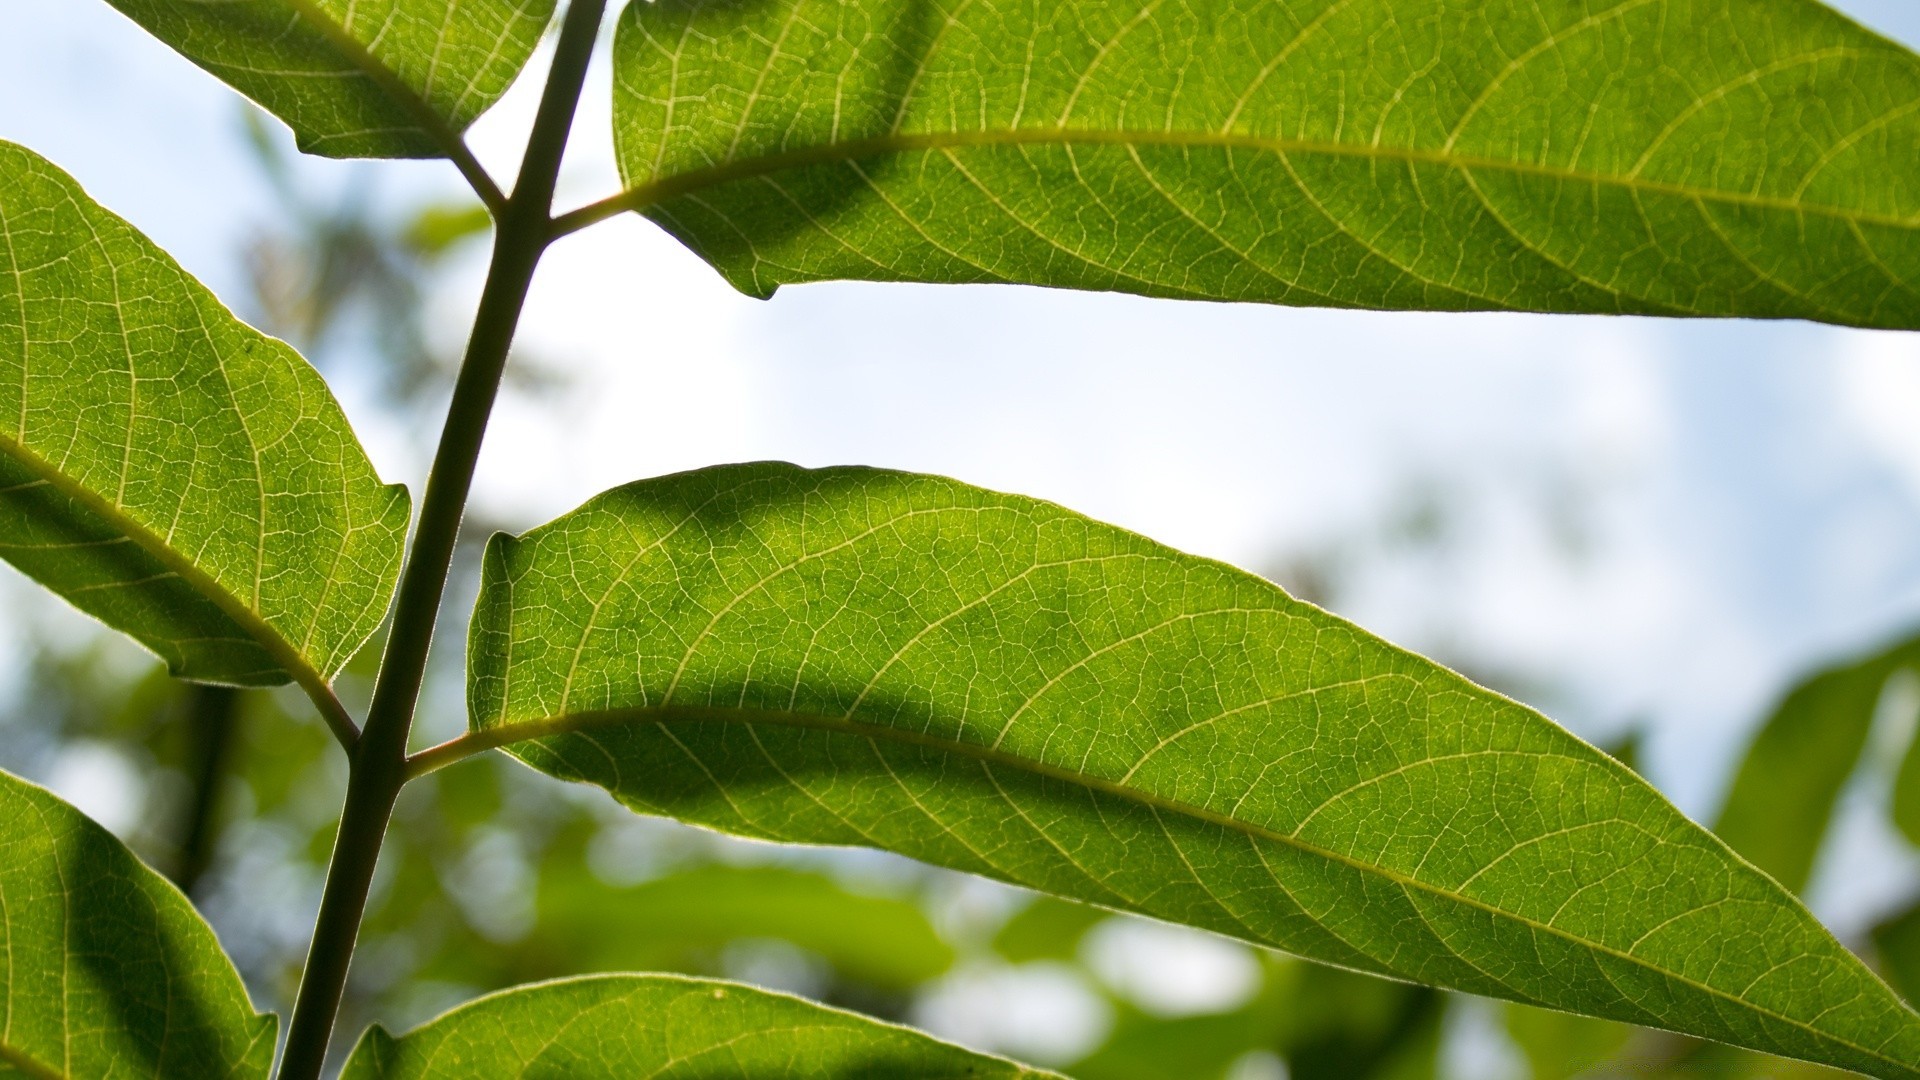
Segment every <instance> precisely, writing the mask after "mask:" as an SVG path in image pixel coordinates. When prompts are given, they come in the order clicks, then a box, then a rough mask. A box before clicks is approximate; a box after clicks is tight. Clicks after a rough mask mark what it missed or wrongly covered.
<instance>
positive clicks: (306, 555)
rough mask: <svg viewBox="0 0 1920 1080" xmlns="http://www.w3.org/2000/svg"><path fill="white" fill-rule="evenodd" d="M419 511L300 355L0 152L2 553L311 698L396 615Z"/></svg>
mask: <svg viewBox="0 0 1920 1080" xmlns="http://www.w3.org/2000/svg"><path fill="white" fill-rule="evenodd" d="M407 515H408V508H407V494H406V491H405V489H403V488H399V487H387V486H384V485H382V484H381V483H380V479H379V477H378V476H377V475H376V474H375V473H374V470H373V466H372V464H371V463H370V462H369V461H368V460H367V456H366V453H365V451H363V450H362V449H361V448H360V444H359V443H358V441H356V440H355V438H354V435H353V431H352V429H351V428H349V427H348V425H347V420H346V417H345V416H344V415H343V414H342V413H341V411H340V407H339V405H338V404H337V403H336V402H335V401H334V399H333V396H332V394H330V393H329V392H328V390H327V387H326V384H325V383H324V382H323V381H322V380H321V378H320V375H319V374H318V373H317V372H315V371H314V370H313V369H312V368H311V367H309V366H308V365H307V363H306V361H304V360H302V359H301V358H300V357H299V355H298V354H296V353H295V352H294V351H293V350H292V349H291V348H288V347H287V346H286V345H284V344H282V343H280V342H278V341H275V340H273V339H271V338H268V337H266V336H264V335H262V334H260V333H257V332H256V331H254V330H252V329H250V328H249V327H247V326H246V325H245V324H243V323H241V322H240V321H239V320H238V319H235V318H234V317H233V315H231V314H230V313H229V312H228V311H227V310H226V309H225V308H223V307H221V306H220V303H219V301H217V300H215V299H214V297H213V295H212V294H211V293H209V292H208V291H207V290H206V288H205V287H203V286H201V285H200V284H199V283H198V282H196V281H194V280H193V279H192V278H191V277H189V276H188V275H187V273H186V272H185V271H184V270H182V269H180V267H179V266H178V265H177V264H175V263H174V262H173V260H171V259H169V258H168V257H167V256H166V254H165V253H164V252H162V251H160V249H158V248H156V247H155V246H154V245H153V244H152V243H151V242H150V241H148V240H147V238H146V237H144V236H142V235H140V234H139V233H138V232H136V231H135V230H134V229H133V227H132V226H130V225H128V224H127V223H126V222H124V221H122V220H120V219H119V218H117V217H115V216H113V215H112V214H111V213H109V212H107V211H106V210H104V209H102V208H101V207H100V206H99V205H98V204H97V203H95V202H93V201H92V200H91V199H89V198H88V197H87V195H86V193H85V192H83V191H81V190H80V187H79V185H78V184H76V183H74V181H73V179H72V178H71V177H69V176H67V175H66V174H64V173H62V172H61V171H60V170H59V169H57V168H55V167H54V166H53V165H52V164H50V163H49V162H47V161H46V160H45V159H43V158H41V157H39V156H37V155H35V154H33V153H32V152H30V151H28V150H25V149H22V148H20V147H18V146H14V145H12V144H10V143H0V557H4V558H5V559H6V560H7V561H8V562H11V563H13V564H14V565H15V566H17V567H19V568H20V569H21V570H23V571H25V572H26V573H27V574H28V575H29V576H31V577H33V578H35V579H36V580H38V581H40V582H41V583H42V584H44V585H46V586H48V587H49V588H51V589H53V590H54V591H55V592H58V593H59V594H60V595H62V596H64V597H66V598H67V599H68V600H70V601H71V602H72V603H73V604H74V605H76V606H77V607H79V608H81V609H82V610H84V611H86V612H88V613H89V614H91V615H93V616H95V617H96V618H99V619H100V620H101V621H103V622H105V623H107V624H108V625H110V626H113V627H116V628H117V629H120V630H124V631H126V632H127V633H129V634H131V635H133V636H134V637H135V638H137V639H139V641H140V642H141V643H142V644H144V645H146V646H147V647H148V648H150V649H152V650H153V651H154V652H155V653H158V654H159V655H160V657H161V658H162V659H164V660H165V661H166V663H167V666H168V668H169V669H170V670H171V671H172V672H173V673H174V674H176V675H179V676H182V677H185V678H191V679H199V680H203V681H209V682H223V683H235V684H246V685H270V684H276V683H282V682H286V681H287V680H288V678H289V677H292V678H296V679H298V680H299V681H300V682H301V683H302V684H303V685H306V686H307V687H308V688H309V689H310V690H312V689H317V688H322V687H323V684H324V683H325V682H326V680H327V679H328V678H329V677H330V676H331V675H333V674H334V673H335V672H336V671H338V670H339V668H340V666H341V665H342V664H344V663H345V662H346V660H347V657H348V656H350V655H351V654H352V653H353V651H354V650H355V649H356V648H357V647H358V646H359V645H360V644H361V643H362V642H364V641H365V640H366V639H367V637H368V636H369V635H370V634H372V633H373V630H374V628H375V627H376V626H377V625H378V624H379V622H380V619H381V618H382V616H383V615H384V614H385V611H386V606H387V600H388V598H389V597H390V596H391V595H392V592H393V584H394V580H395V578H396V577H397V576H398V574H399V566H400V555H401V547H402V543H403V540H404V534H405V529H406V526H407Z"/></svg>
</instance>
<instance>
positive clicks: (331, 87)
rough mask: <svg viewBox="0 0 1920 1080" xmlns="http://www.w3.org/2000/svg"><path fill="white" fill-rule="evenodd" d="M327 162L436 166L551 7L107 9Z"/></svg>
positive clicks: (235, 0)
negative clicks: (411, 161) (417, 160)
mask: <svg viewBox="0 0 1920 1080" xmlns="http://www.w3.org/2000/svg"><path fill="white" fill-rule="evenodd" d="M109 2H110V3H112V4H113V6H114V7H116V8H119V9H120V10H121V11H122V12H123V13H125V14H126V15H127V16H128V17H129V18H131V19H133V20H134V21H135V22H138V23H139V24H140V25H141V26H143V27H145V28H146V29H147V30H148V31H149V32H150V33H152V34H153V35H154V36H155V37H157V38H160V39H161V40H162V41H165V42H166V43H167V44H169V45H171V46H173V47H174V48H175V49H178V50H179V51H180V52H181V53H183V54H184V55H185V56H186V57H187V58H188V59H190V60H192V61H193V62H194V63H196V64H198V65H200V66H201V67H203V68H205V69H206V70H207V71H209V72H211V73H213V74H214V75H216V76H218V77H219V78H220V79H221V80H222V81H224V82H226V83H227V84H228V85H230V86H232V87H233V88H234V89H236V90H238V91H240V92H241V93H243V94H245V95H247V96H248V97H250V98H252V99H254V100H255V101H258V102H259V103H260V104H262V105H264V106H266V108H267V110H268V111H270V112H272V113H273V114H274V115H275V116H278V117H279V118H280V119H282V120H284V121H286V122H287V124H288V126H290V127H291V128H293V132H294V136H295V137H296V138H297V139H298V140H299V143H300V148H301V149H303V150H306V151H308V152H309V153H315V154H325V155H327V156H328V157H444V156H447V155H448V154H449V152H450V149H451V147H452V145H453V143H454V141H455V138H456V136H457V135H458V133H459V132H461V131H464V130H465V129H466V127H467V125H468V124H471V123H472V122H473V121H474V118H476V117H478V116H479V115H480V114H481V113H482V112H485V111H486V109H487V107H488V106H490V105H492V104H493V103H494V102H495V101H498V100H499V99H500V95H501V94H503V93H505V92H506V90H507V87H508V85H510V84H511V83H512V82H513V79H514V76H516V75H518V74H519V73H520V69H521V67H523V66H524V65H525V64H526V62H527V58H528V57H529V56H531V55H532V54H533V49H534V46H536V45H538V44H539V43H540V34H541V31H542V30H543V29H545V27H546V25H547V22H548V20H549V19H550V18H552V16H553V8H554V0H109Z"/></svg>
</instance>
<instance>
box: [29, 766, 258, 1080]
mask: <svg viewBox="0 0 1920 1080" xmlns="http://www.w3.org/2000/svg"><path fill="white" fill-rule="evenodd" d="M0 899H3V900H4V902H3V903H0V1073H12V1072H17V1073H19V1074H24V1075H25V1076H26V1077H28V1078H29V1080H48V1078H54V1077H74V1078H76V1080H78V1078H92V1077H106V1076H114V1077H118V1076H148V1077H156V1078H163V1080H164V1078H176V1077H177V1078H179V1080H209V1078H218V1077H260V1078H262V1080H264V1078H265V1077H266V1075H267V1072H268V1070H269V1069H270V1068H271V1067H272V1065H273V1040H274V1028H275V1021H274V1018H273V1017H271V1016H258V1015H255V1014H254V1011H253V1006H252V1005H251V1004H249V1003H248V1001H247V991H246V987H244V986H242V985H241V983H240V976H239V974H238V973H237V972H235V971H234V969H233V964H232V963H231V962H229V961H228V960H227V958H226V956H225V955H224V954H223V953H222V952H221V951H220V943H219V942H218V941H217V940H215V939H214V936H213V930H212V929H211V928H209V927H208V926H207V924H206V923H204V922H202V921H200V916H199V915H198V914H196V913H195V912H194V910H193V906H192V905H191V904H188V903H187V899H186V897H184V896H182V895H180V890H178V889H176V888H174V887H173V886H172V885H171V884H169V883H168V882H167V881H166V879H165V878H162V877H161V876H160V875H158V874H156V873H154V872H153V871H152V870H149V869H147V868H146V867H145V866H143V865H142V864H141V863H140V860H138V859H136V858H134V857H133V853H132V852H130V851H128V850H127V849H126V847H125V845H123V844H121V843H120V841H118V840H116V839H114V837H113V835H112V834H111V833H109V832H107V831H106V830H105V829H102V828H101V827H100V826H98V825H95V824H94V823H93V822H91V821H89V820H87V818H86V817H85V816H84V815H82V814H81V813H80V811H78V810H75V809H74V808H73V807H71V806H68V805H67V804H66V803H64V802H61V801H60V800H59V799H58V798H55V797H54V795H53V794H52V793H51V792H48V791H46V790H44V789H42V788H39V787H35V786H34V785H32V784H29V783H27V782H26V781H24V780H20V779H18V778H17V777H13V776H9V775H7V774H5V773H0ZM7 1066H11V1067H12V1068H11V1070H10V1069H8V1068H7Z"/></svg>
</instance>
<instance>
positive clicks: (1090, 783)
mask: <svg viewBox="0 0 1920 1080" xmlns="http://www.w3.org/2000/svg"><path fill="white" fill-rule="evenodd" d="M686 722H709V723H711V722H718V723H740V724H770V725H776V726H783V727H798V728H806V729H809V730H815V731H828V732H836V733H840V734H845V735H853V736H857V737H860V738H865V739H869V740H872V741H876V742H894V743H900V744H904V745H910V746H918V747H922V748H926V749H933V750H938V751H942V752H945V753H951V754H957V755H960V756H962V757H968V758H972V759H974V760H977V761H981V762H984V763H986V764H990V765H1002V766H1005V767H1007V768H1011V769H1015V770H1019V771H1024V772H1027V773H1030V774H1033V775H1036V776H1041V777H1045V778H1047V779H1050V780H1058V781H1061V782H1064V783H1069V784H1075V785H1078V786H1081V787H1084V788H1088V789H1091V790H1094V791H1098V792H1101V793H1102V794H1106V795H1111V796H1114V797H1116V798H1120V799H1124V800H1128V801H1131V802H1134V803H1136V804H1139V805H1141V806H1146V807H1149V808H1152V809H1155V810H1164V811H1166V812H1168V813H1173V814H1179V815H1183V816H1186V817H1190V818H1193V819H1196V820H1199V821H1203V822H1206V823H1208V824H1210V825H1214V826H1217V827H1219V828H1223V829H1228V830H1231V831H1234V832H1238V833H1240V834H1242V835H1245V836H1247V837H1250V838H1252V839H1255V840H1263V841H1267V842H1270V843H1275V844H1280V845H1282V846H1286V847H1290V848H1293V849H1294V850H1296V851H1299V852H1301V853H1303V854H1306V855H1310V856H1313V857H1316V858H1320V859H1325V860H1327V861H1329V862H1334V863H1338V864H1341V865H1343V866H1347V867H1349V868H1351V869H1353V870H1356V871H1359V872H1360V873H1363V874H1369V875H1372V876H1375V877H1378V878H1382V879H1384V880H1387V881H1389V882H1392V883H1394V884H1395V885H1398V886H1400V887H1401V888H1403V889H1413V890H1418V891H1420V892H1423V893H1426V894H1428V895H1430V896H1433V897H1436V898H1438V899H1441V900H1445V901H1448V902H1451V903H1456V904H1461V905H1463V906H1466V907H1470V908H1474V909H1476V910H1479V911H1482V912H1485V913H1486V914H1488V915H1492V916H1494V917H1496V918H1501V919H1507V920H1510V921H1512V922H1515V923H1518V924H1520V925H1522V926H1526V927H1528V928H1529V929H1532V930H1534V931H1537V932H1539V933H1544V934H1549V935H1552V936H1553V937H1557V938H1559V939H1561V940H1563V941H1566V942H1569V943H1571V944H1573V945H1576V946H1579V947H1581V948H1584V949H1590V950H1592V951H1594V952H1598V953H1603V954H1605V955H1608V956H1611V957H1614V958H1615V959H1617V960H1621V961H1624V962H1626V963H1628V964H1632V965H1634V966H1636V967H1639V968H1641V969H1643V970H1645V971H1649V972H1652V973H1653V974H1656V975H1658V976H1660V977H1662V978H1666V979H1672V980H1674V981H1675V982H1678V983H1681V984H1683V985H1685V986H1688V987H1690V988H1692V989H1694V990H1697V991H1699V992H1701V993H1703V994H1706V995H1708V996H1710V997H1714V998H1718V999H1720V1000H1722V1001H1725V1002H1728V1003H1730V1004H1732V1005H1735V1006H1738V1007H1739V1008H1741V1009H1746V1010H1750V1011H1751V1012H1754V1013H1757V1014H1759V1015H1761V1016H1764V1017H1767V1018H1769V1019H1772V1020H1775V1021H1778V1022H1780V1023H1782V1024H1786V1025H1787V1026H1789V1027H1792V1028H1796V1029H1798V1030H1800V1031H1803V1032H1805V1033H1807V1034H1808V1035H1810V1036H1812V1037H1814V1038H1816V1039H1821V1040H1825V1041H1827V1042H1829V1043H1832V1044H1834V1045H1838V1046H1843V1047H1845V1048H1847V1049H1849V1050H1852V1051H1854V1052H1856V1053H1859V1054H1864V1055H1866V1056H1867V1057H1869V1058H1872V1059H1873V1060H1875V1061H1881V1062H1885V1063H1886V1064H1887V1065H1890V1066H1892V1067H1893V1068H1895V1069H1898V1070H1901V1072H1902V1074H1903V1075H1906V1076H1911V1077H1920V1069H1916V1068H1915V1067H1914V1066H1913V1065H1911V1064H1909V1063H1906V1062H1902V1061H1899V1060H1897V1059H1895V1058H1891V1057H1888V1056H1887V1055H1886V1054H1884V1053H1882V1052H1880V1051H1879V1050H1874V1049H1869V1048H1867V1047H1865V1046H1862V1045H1860V1044H1858V1043H1855V1042H1852V1041H1850V1040H1848V1039H1846V1038H1843V1037H1841V1036H1839V1035H1836V1034H1834V1033H1832V1032H1829V1031H1823V1030H1821V1029H1819V1028H1816V1027H1813V1026H1812V1025H1811V1024H1808V1023H1807V1022H1805V1021H1802V1020H1797V1019H1795V1018H1793V1017H1791V1016H1787V1015H1785V1014H1783V1013H1779V1012H1776V1011H1774V1010H1772V1009H1768V1008H1766V1007H1765V1006H1762V1005H1757V1004H1755V1003H1753V1002H1751V1001H1747V1000H1745V999H1744V998H1740V997H1737V996H1735V995H1733V994H1730V993H1728V992H1727V991H1725V990H1721V989H1719V988H1717V987H1713V986H1708V985H1706V984H1705V983H1701V982H1697V981H1695V980H1693V979H1690V978H1688V977H1686V976H1684V975H1681V974H1678V973H1676V972H1672V971H1668V970H1666V969H1664V968H1661V967H1658V966H1656V965H1654V964H1652V963H1649V962H1648V961H1646V960H1643V959H1641V958H1640V957H1637V956H1634V955H1632V954H1631V953H1628V952H1625V951H1622V950H1620V949H1616V948H1613V947H1611V946H1608V945H1605V944H1602V943H1600V942H1595V941H1589V940H1587V939H1585V938H1582V937H1578V936H1576V935H1574V934H1571V933H1569V932H1567V931H1565V930H1562V929H1559V928H1558V927H1554V926H1550V925H1548V924H1546V923H1542V922H1540V921H1538V920H1536V919H1531V918H1528V917H1526V916H1524V915H1519V914H1516V913H1514V912H1511V911H1506V910H1504V909H1502V908H1498V907H1495V906H1493V905H1491V904H1488V903H1485V902H1484V901H1480V900H1475V899H1473V898H1471V897H1467V896H1463V895H1460V894H1459V893H1455V892H1452V891H1449V890H1447V889H1444V888H1441V887H1439V886H1437V885H1432V884H1429V883H1427V882H1423V881H1419V880H1417V879H1415V878H1412V877H1409V876H1407V875H1405V874H1401V873H1398V872H1396V871H1393V870H1391V869H1388V868H1387V867H1383V866H1377V865H1374V864H1371V863H1367V862H1363V861H1360V860H1358V859H1354V858H1352V857H1350V856H1347V855H1343V854H1340V853H1339V852H1335V851H1331V850H1328V849H1326V848H1322V847H1319V846H1317V845H1314V844H1310V843H1307V842H1306V841H1303V840H1301V839H1299V838H1298V837H1293V836H1288V835H1287V834H1285V833H1281V832H1276V831H1274V830H1271V829H1267V828H1264V827H1262V826H1259V825H1254V824H1252V823H1250V822H1246V821H1241V820H1239V819H1237V818H1234V817H1230V816H1228V815H1226V814H1221V813H1219V812H1217V811H1213V810H1207V809H1205V808H1202V807H1198V806H1193V805H1191V804H1188V803H1183V802H1179V801H1176V800H1173V799H1168V798H1165V797H1164V796H1160V795H1156V794H1154V793H1152V792H1147V791H1142V790H1140V789H1138V788H1135V787H1130V786H1126V785H1123V784H1119V783H1115V782H1113V781H1111V780H1106V779H1103V778H1101V777H1097V776H1090V775H1088V774H1086V773H1082V772H1078V771H1076V770H1073V769H1067V768H1062V767H1059V766H1055V765H1049V764H1047V763H1045V762H1041V761H1035V760H1033V759H1031V758H1024V757H1020V756H1018V755H1014V754H1010V753H1007V752H1005V751H1002V750H997V749H994V748H991V747H986V746H980V745H977V744H973V743H965V742H957V741H953V740H947V739H941V738H938V737H935V736H932V735H926V734H922V733H920V732H914V731H906V730H901V729H897V728H891V727H883V726H879V725H873V724H862V723H858V722H856V721H852V720H848V719H845V718H842V717H829V716H816V715H811V714H804V713H783V712H772V711H763V710H745V709H704V708H691V707H671V708H665V709H660V708H652V709H610V710H604V711H596V712H582V713H574V714H571V715H568V716H561V717H553V718H548V719H545V720H533V721H521V722H516V723H512V724H505V725H501V726H498V727H490V728H484V729H481V730H479V731H475V732H471V733H469V734H468V735H467V736H465V737H464V738H463V739H462V740H460V741H461V742H464V743H469V744H470V745H472V746H473V747H474V748H475V749H480V748H484V747H499V746H505V745H507V744H509V743H514V742H523V741H526V740H529V739H538V738H545V737H548V736H553V735H566V734H580V733H586V732H590V731H592V730H594V729H598V728H610V727H624V726H630V725H638V724H648V723H657V724H666V723H686Z"/></svg>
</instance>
